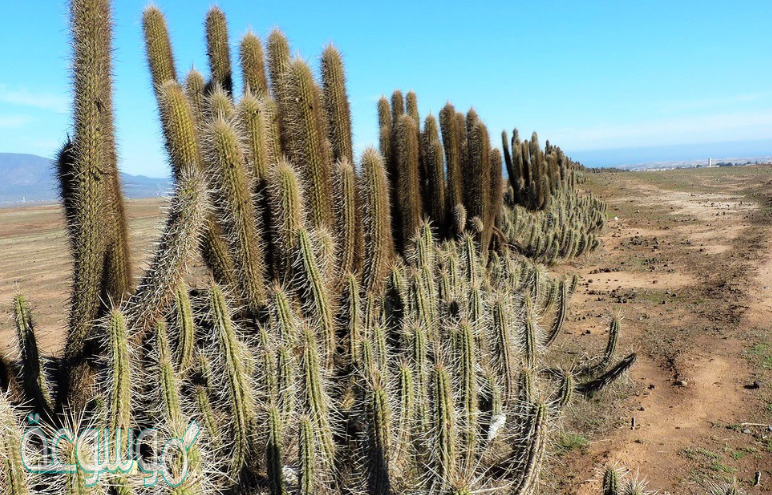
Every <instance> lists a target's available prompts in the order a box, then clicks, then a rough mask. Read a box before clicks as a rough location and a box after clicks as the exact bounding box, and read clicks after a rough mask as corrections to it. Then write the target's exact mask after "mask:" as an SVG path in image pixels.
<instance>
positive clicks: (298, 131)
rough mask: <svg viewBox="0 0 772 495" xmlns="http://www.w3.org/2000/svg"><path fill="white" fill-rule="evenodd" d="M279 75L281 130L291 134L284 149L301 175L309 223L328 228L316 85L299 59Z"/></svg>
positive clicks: (327, 176)
mask: <svg viewBox="0 0 772 495" xmlns="http://www.w3.org/2000/svg"><path fill="white" fill-rule="evenodd" d="M283 77H284V78H285V83H286V92H287V95H286V101H285V102H283V103H281V105H282V112H284V111H286V113H287V119H286V122H284V121H282V133H285V134H286V135H289V136H292V137H293V139H291V140H289V142H287V143H286V149H285V152H286V153H287V156H288V158H289V160H290V162H292V163H293V164H294V165H295V166H297V167H298V169H299V170H300V175H301V176H302V177H303V181H304V184H305V188H306V193H307V197H308V220H309V225H310V226H312V227H331V226H332V223H333V222H332V201H331V199H332V194H331V188H332V183H331V161H330V153H329V149H327V146H326V144H325V139H326V137H325V132H324V120H323V117H322V110H321V102H320V101H319V95H318V92H317V90H316V84H315V83H314V80H313V76H312V75H311V69H309V67H308V65H306V63H305V62H303V61H302V60H295V61H293V62H292V63H290V65H289V67H288V68H287V71H286V73H285V74H284V76H283ZM283 148H285V146H283Z"/></svg>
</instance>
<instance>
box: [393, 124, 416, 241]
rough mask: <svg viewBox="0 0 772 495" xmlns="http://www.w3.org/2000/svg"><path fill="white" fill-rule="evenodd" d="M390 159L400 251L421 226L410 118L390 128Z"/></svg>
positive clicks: (413, 141)
mask: <svg viewBox="0 0 772 495" xmlns="http://www.w3.org/2000/svg"><path fill="white" fill-rule="evenodd" d="M393 146H394V151H395V153H394V160H395V166H396V169H397V170H398V174H397V189H398V198H399V204H398V207H399V217H400V223H401V228H402V233H401V234H402V235H401V243H400V245H401V246H402V249H403V250H404V247H405V246H408V245H409V243H410V240H411V239H412V238H413V236H415V234H416V232H417V231H418V227H419V226H420V223H421V217H422V215H423V206H422V201H421V182H420V176H419V163H418V130H417V126H416V124H415V122H414V121H413V119H412V117H410V116H409V115H402V116H400V117H399V118H398V119H397V120H396V122H395V125H394V143H393Z"/></svg>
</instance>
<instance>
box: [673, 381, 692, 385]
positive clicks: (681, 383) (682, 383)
mask: <svg viewBox="0 0 772 495" xmlns="http://www.w3.org/2000/svg"><path fill="white" fill-rule="evenodd" d="M673 385H675V386H676V387H686V386H688V385H689V382H687V381H686V380H678V381H676V382H675V383H674V384H673Z"/></svg>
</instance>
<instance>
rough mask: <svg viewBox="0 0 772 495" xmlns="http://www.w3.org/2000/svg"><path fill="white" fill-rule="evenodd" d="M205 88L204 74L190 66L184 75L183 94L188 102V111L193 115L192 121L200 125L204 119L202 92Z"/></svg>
mask: <svg viewBox="0 0 772 495" xmlns="http://www.w3.org/2000/svg"><path fill="white" fill-rule="evenodd" d="M205 90H206V81H205V80H204V76H203V75H202V74H201V73H200V72H199V71H197V70H196V69H195V67H194V68H191V69H190V71H189V72H188V75H187V76H185V96H186V97H187V98H188V102H189V103H190V111H191V112H192V115H193V122H195V123H196V125H200V124H201V123H203V121H204V106H205V102H204V93H205Z"/></svg>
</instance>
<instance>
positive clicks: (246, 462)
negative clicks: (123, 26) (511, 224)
mask: <svg viewBox="0 0 772 495" xmlns="http://www.w3.org/2000/svg"><path fill="white" fill-rule="evenodd" d="M71 13H72V31H73V38H74V43H73V46H74V51H75V55H74V63H73V69H74V81H75V92H74V93H75V126H74V131H75V132H74V135H73V140H72V142H68V143H67V144H66V145H65V146H64V147H63V149H62V151H61V153H60V155H59V157H58V159H57V166H58V170H59V178H60V183H61V190H62V200H63V207H64V211H65V214H66V218H67V227H68V233H69V237H70V239H71V248H72V253H73V258H74V270H73V287H72V303H71V313H70V322H69V326H68V335H67V340H66V346H65V351H64V355H63V356H62V357H61V358H54V357H43V356H41V355H40V353H39V352H38V349H37V343H36V337H35V332H34V323H33V319H32V317H31V315H30V309H29V306H28V304H27V301H26V300H25V299H24V298H23V297H22V296H18V297H17V298H16V304H15V317H16V325H17V331H18V345H19V355H18V358H17V359H9V358H6V357H3V359H0V385H2V387H3V390H4V391H5V394H4V395H2V396H0V456H2V460H3V462H2V466H0V489H2V491H3V493H11V494H14V495H20V494H32V493H49V492H51V491H52V490H53V491H54V492H56V493H67V494H68V495H75V494H78V495H81V494H86V493H103V492H105V490H110V492H111V493H119V494H121V495H129V494H133V493H171V494H175V495H187V494H199V493H218V492H223V491H224V492H227V493H244V494H252V493H271V494H272V495H284V494H288V493H300V494H304V495H305V494H324V493H378V494H391V493H448V494H468V493H472V492H476V491H478V490H488V491H501V492H512V493H516V494H532V493H538V492H539V482H538V477H539V472H540V468H541V465H542V463H543V459H544V457H545V453H546V450H547V441H548V438H549V433H550V427H551V426H552V425H554V423H555V421H556V419H557V418H558V417H559V415H560V413H561V411H562V410H563V409H564V408H565V407H566V406H567V405H569V404H570V402H571V400H572V399H573V398H574V397H575V396H578V395H587V394H592V393H594V392H595V391H597V390H599V389H601V388H603V387H605V386H607V385H608V384H609V383H611V382H612V381H614V380H615V379H616V378H618V377H619V376H620V375H621V374H622V373H624V372H625V371H626V370H627V369H628V368H629V367H630V366H631V365H632V363H633V362H634V360H635V355H634V354H631V355H629V356H627V357H626V358H624V359H622V360H620V361H619V362H617V363H616V364H613V365H612V361H613V356H614V354H615V352H616V347H617V339H618V333H619V322H618V320H616V319H615V320H614V321H613V322H612V325H611V328H610V331H609V343H608V345H607V348H606V350H605V351H604V352H603V354H602V356H600V357H598V358H595V359H592V360H588V361H586V362H579V363H576V365H575V366H573V367H571V368H569V369H564V368H560V367H557V366H556V365H555V364H554V363H555V359H553V358H554V356H553V354H552V353H551V352H550V349H551V346H552V345H553V344H554V342H556V340H557V339H558V337H559V335H560V332H561V329H562V328H563V326H564V324H565V321H566V316H567V312H568V304H569V299H570V296H571V294H572V293H573V291H574V290H575V288H576V279H573V280H569V279H552V278H550V277H549V276H548V275H547V274H546V272H545V271H544V269H543V267H541V266H540V265H537V264H535V263H534V262H533V261H532V260H529V259H528V258H526V257H524V256H522V254H521V253H520V252H518V250H517V249H512V248H511V247H510V246H511V245H512V243H510V242H506V239H505V238H504V234H502V233H501V232H500V231H499V232H498V233H497V230H499V229H498V227H496V225H503V224H504V222H506V220H505V218H506V215H503V214H502V211H503V210H502V202H503V193H504V185H503V175H502V173H501V165H502V161H501V155H500V153H498V152H497V151H496V150H491V149H490V145H489V142H488V134H487V130H486V128H485V126H484V124H482V122H481V121H480V119H479V118H478V117H477V116H476V114H475V113H474V112H473V111H470V112H469V113H468V114H467V115H466V116H464V115H461V114H457V113H456V112H455V110H453V108H452V106H450V105H448V106H446V107H445V108H444V109H443V111H442V112H441V113H440V122H439V126H438V124H437V122H436V121H435V119H434V118H433V117H432V116H429V117H428V118H427V119H426V121H425V124H424V128H423V131H419V125H418V109H417V102H416V99H415V95H413V94H408V97H407V105H406V108H405V107H403V105H404V104H403V103H402V102H401V93H395V97H394V98H393V99H392V103H391V105H389V104H388V102H385V104H384V102H383V101H382V102H381V104H379V110H383V112H382V114H381V115H380V117H381V137H382V143H381V149H382V151H383V154H384V155H385V157H382V156H381V154H380V153H378V152H377V151H376V150H374V149H368V150H366V151H365V152H364V153H363V155H362V158H361V162H360V165H359V167H358V170H357V169H356V168H355V167H354V157H353V154H352V146H351V125H350V115H349V109H348V100H347V97H346V90H345V76H344V71H343V64H342V60H341V57H340V54H339V53H338V52H337V50H335V48H333V47H332V46H330V47H328V48H327V49H325V51H324V53H323V55H322V64H321V84H320V83H318V82H317V81H316V80H315V79H314V77H313V75H312V72H311V70H310V68H309V67H308V66H307V65H306V63H305V62H303V61H302V60H299V59H295V60H292V59H291V58H290V48H289V44H288V43H287V40H286V38H285V37H284V36H283V35H282V33H281V32H279V31H278V30H275V31H273V32H272V33H271V34H270V36H269V38H268V41H267V57H266V56H265V55H264V53H263V46H262V42H261V40H260V39H259V38H257V37H256V36H255V35H253V34H251V33H248V34H247V35H245V36H244V38H243V39H242V40H241V44H240V50H239V60H240V64H241V69H242V75H243V81H244V88H243V91H242V93H241V95H240V97H237V96H236V93H235V89H234V85H233V70H232V67H231V61H230V53H229V48H228V47H229V44H228V33H227V24H226V20H225V16H224V15H223V13H222V12H221V11H220V10H219V9H218V8H217V7H213V8H212V9H211V10H210V11H209V13H208V15H207V18H206V40H207V54H208V57H209V64H210V72H211V78H210V80H209V81H205V79H204V77H203V76H202V75H201V74H200V73H199V72H197V71H195V70H191V71H190V73H189V74H188V75H187V77H186V79H185V81H184V82H183V83H181V82H180V81H178V80H177V75H176V66H175V62H174V58H173V50H172V45H171V41H170V39H169V36H168V32H167V29H166V24H165V21H164V17H163V15H162V14H161V12H160V11H159V10H158V9H157V8H155V7H152V6H151V7H149V8H148V9H147V10H146V11H145V13H144V16H143V28H144V32H145V41H146V48H147V55H148V62H149V66H150V71H151V75H152V79H153V85H154V88H155V91H156V98H157V102H158V107H159V113H160V116H161V123H162V129H163V133H164V138H165V143H166V148H167V151H168V156H169V162H170V164H171V167H172V171H173V174H174V179H175V191H174V196H173V197H172V199H171V204H170V208H169V213H168V218H167V221H166V227H165V229H164V231H163V233H162V235H161V238H160V241H159V243H158V247H157V250H156V253H155V255H154V257H153V259H152V260H151V262H150V266H149V268H148V269H147V270H146V271H145V273H144V275H143V276H142V278H141V280H140V282H139V283H138V284H137V285H136V286H134V285H133V284H132V283H131V279H130V276H129V274H130V273H131V263H130V260H129V258H128V236H127V228H126V219H125V214H124V213H123V206H122V205H123V199H122V195H121V190H120V183H119V181H118V175H117V163H116V156H117V154H116V152H115V140H114V129H113V124H112V121H113V120H112V104H111V89H110V83H111V35H110V30H111V24H110V2H109V0H72V9H71ZM266 59H267V64H266V62H265V61H266ZM440 128H442V141H443V144H440V137H439V129H440ZM389 143H390V144H389ZM443 155H444V159H446V160H447V163H448V167H447V169H448V177H447V179H446V178H445V177H444V173H445V166H444V161H443ZM462 177H466V178H467V179H466V180H462V179H461V178H462ZM462 183H464V184H466V185H465V187H463V188H462V187H461V184H462ZM577 206H578V205H576V204H568V203H567V204H566V208H575V207H577ZM513 211H514V210H513ZM566 215H567V216H569V217H571V218H573V216H572V215H573V213H566ZM427 219H430V221H427ZM470 226H471V227H472V228H469V227H470ZM496 236H497V237H498V238H499V239H498V240H497V241H496V242H493V238H494V237H496ZM491 248H495V249H491ZM199 257H200V258H201V259H203V261H204V262H205V265H206V267H207V269H208V275H209V276H210V278H211V282H210V283H209V284H208V285H207V286H206V287H199V288H190V287H188V285H187V283H189V282H190V280H192V277H190V276H189V273H188V267H189V266H191V265H192V264H193V263H194V262H195V261H196V260H197V259H198V258H199ZM27 412H35V413H37V414H39V415H40V421H41V422H42V423H43V424H44V425H45V426H46V427H48V428H50V429H55V428H60V427H63V426H70V427H72V428H73V429H74V430H76V431H78V430H81V429H85V428H89V427H94V426H96V427H101V428H103V429H105V431H107V432H111V433H110V434H111V435H113V440H114V441H115V442H116V443H117V445H118V446H119V450H121V451H128V450H129V445H128V441H127V438H126V437H121V436H119V433H120V432H123V433H125V432H126V431H141V430H143V429H145V428H157V429H159V430H161V432H162V433H164V434H165V435H166V437H168V438H174V439H180V440H181V441H185V442H188V447H187V456H186V459H187V462H184V463H181V462H176V461H175V462H170V463H167V465H166V466H165V469H166V470H168V471H170V473H171V475H172V476H173V477H174V476H176V475H180V474H182V473H184V474H185V476H184V477H183V481H182V483H181V484H179V485H177V486H173V485H168V484H164V483H161V482H159V483H158V484H157V485H156V486H154V487H147V486H144V484H143V483H141V482H138V481H137V477H136V476H134V474H136V472H135V471H136V468H135V467H132V466H133V465H132V463H131V462H129V464H128V466H127V467H126V469H118V470H116V471H115V472H110V473H108V475H107V476H106V478H104V479H102V480H101V482H100V483H99V484H97V485H96V486H90V483H89V482H88V477H89V474H90V473H89V472H88V470H86V469H85V468H84V467H83V466H82V465H81V463H80V459H78V463H74V462H73V461H72V459H73V457H77V455H78V453H77V452H75V451H74V449H70V450H67V451H66V455H67V460H68V461H71V462H70V464H72V465H74V466H76V468H75V469H73V470H72V471H67V472H66V473H63V474H62V473H60V474H51V473H48V474H40V473H38V474H36V475H35V476H34V477H33V476H32V475H31V473H29V472H27V471H26V470H25V469H24V462H23V460H24V459H22V454H23V453H24V452H23V446H22V445H21V444H20V443H19V439H20V437H21V432H20V424H19V422H20V418H21V415H22V414H24V413H27ZM192 420H195V421H196V422H197V424H198V425H200V426H201V433H200V435H199V436H195V435H193V436H192V435H191V433H190V430H189V429H188V426H189V425H190V423H191V421H192ZM65 443H66V442H65ZM33 447H34V446H33ZM139 460H140V459H135V461H139Z"/></svg>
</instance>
